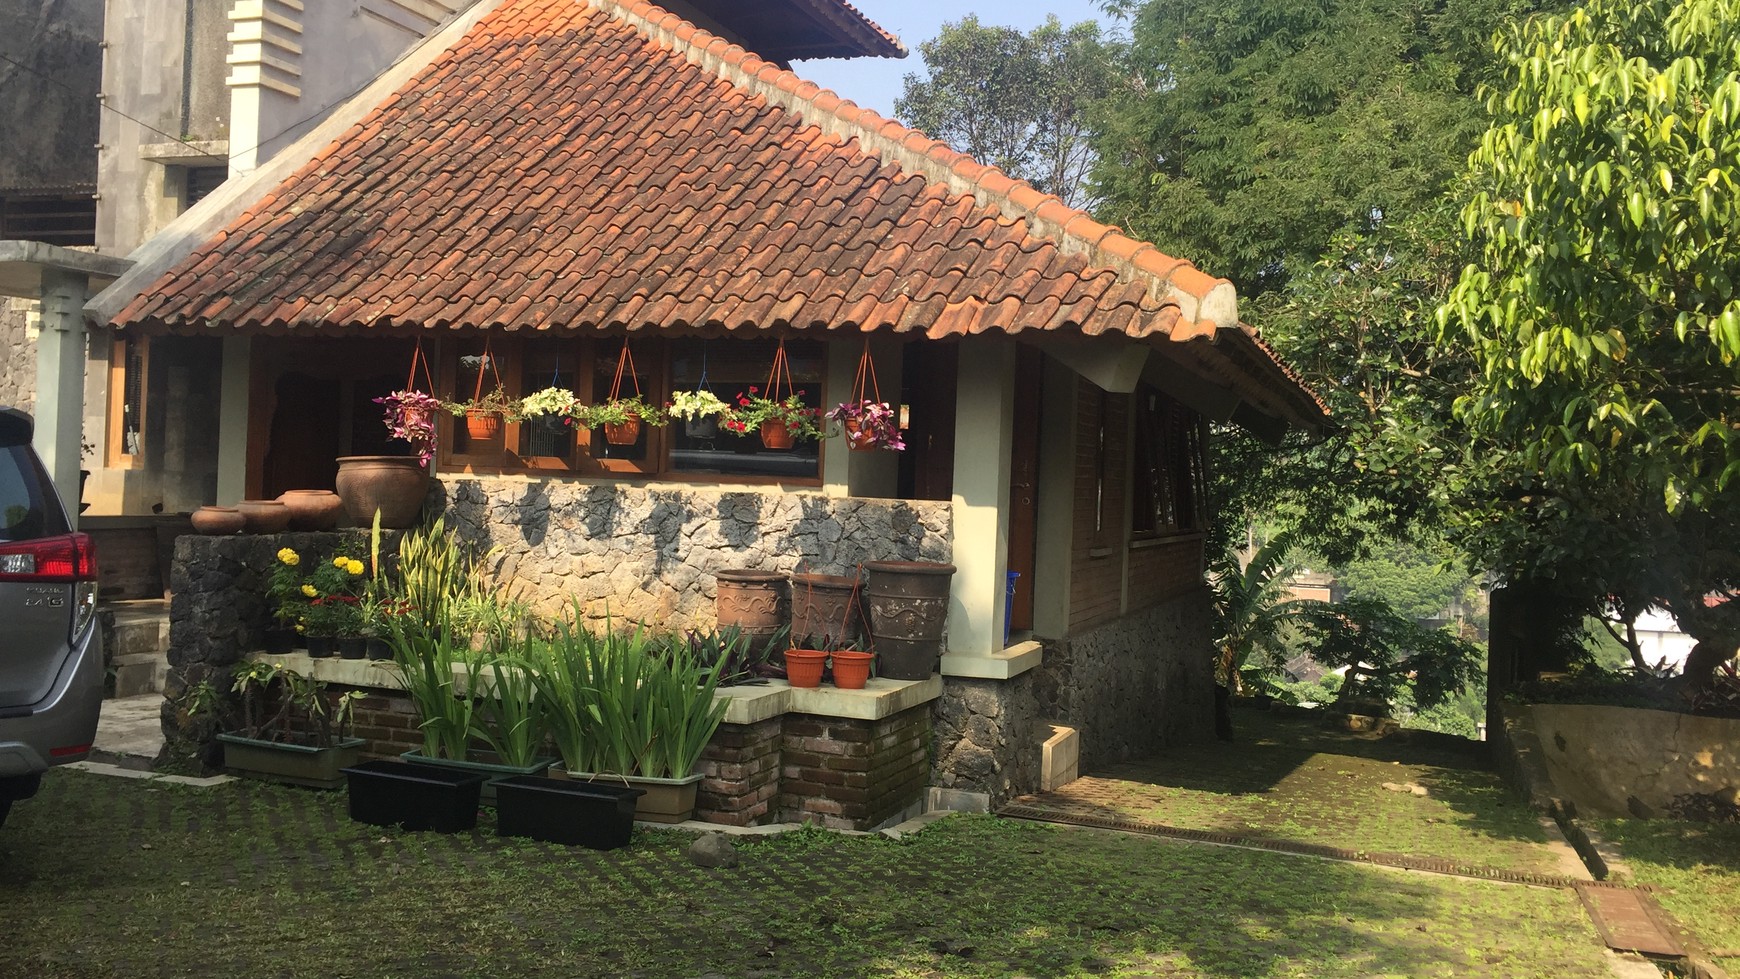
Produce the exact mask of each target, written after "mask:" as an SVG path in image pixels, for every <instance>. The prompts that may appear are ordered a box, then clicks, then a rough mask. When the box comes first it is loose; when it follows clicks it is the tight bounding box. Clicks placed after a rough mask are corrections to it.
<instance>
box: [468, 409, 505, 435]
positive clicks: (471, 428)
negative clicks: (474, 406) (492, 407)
mask: <svg viewBox="0 0 1740 979" xmlns="http://www.w3.org/2000/svg"><path fill="white" fill-rule="evenodd" d="M465 434H467V435H469V436H471V440H472V441H473V442H493V441H495V440H496V439H498V438H501V416H500V415H498V414H496V413H495V412H493V411H470V410H467V411H466V412H465Z"/></svg>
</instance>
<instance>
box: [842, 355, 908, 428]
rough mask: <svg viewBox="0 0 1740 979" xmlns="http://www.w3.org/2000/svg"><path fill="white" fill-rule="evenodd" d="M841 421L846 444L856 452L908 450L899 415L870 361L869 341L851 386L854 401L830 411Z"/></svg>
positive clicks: (874, 365) (873, 363) (845, 402)
mask: <svg viewBox="0 0 1740 979" xmlns="http://www.w3.org/2000/svg"><path fill="white" fill-rule="evenodd" d="M828 417H829V418H832V419H834V420H835V421H838V422H839V423H840V427H841V429H842V430H843V431H844V432H845V435H846V444H847V445H848V446H850V447H851V448H852V449H853V450H854V451H863V450H868V449H888V450H889V451H892V452H899V451H900V450H902V449H904V448H906V442H905V441H904V440H903V439H902V438H901V437H900V412H899V411H898V410H896V409H895V408H894V407H893V406H892V405H890V404H889V403H888V402H886V401H883V400H882V391H881V389H880V387H879V386H878V385H877V383H876V364H875V362H874V361H872V360H871V359H870V341H869V340H865V341H864V354H863V356H862V357H860V358H858V377H857V380H856V381H854V382H853V384H852V399H851V400H850V401H842V402H840V404H839V405H837V406H835V408H834V410H833V411H830V412H828Z"/></svg>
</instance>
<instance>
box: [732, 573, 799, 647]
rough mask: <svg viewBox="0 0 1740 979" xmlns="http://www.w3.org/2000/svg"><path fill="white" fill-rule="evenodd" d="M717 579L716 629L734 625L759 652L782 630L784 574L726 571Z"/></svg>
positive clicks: (783, 618)
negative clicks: (717, 623) (717, 622)
mask: <svg viewBox="0 0 1740 979" xmlns="http://www.w3.org/2000/svg"><path fill="white" fill-rule="evenodd" d="M718 579H719V597H718V598H717V599H716V608H717V611H718V616H719V628H721V629H723V628H726V627H728V626H736V627H737V628H738V629H739V630H740V631H741V632H742V633H743V634H744V635H745V636H748V637H749V639H750V641H751V642H753V643H754V644H755V647H756V648H757V649H759V648H761V646H763V645H765V644H766V642H767V640H769V639H772V638H773V636H774V634H775V633H777V632H779V630H780V629H781V628H782V627H784V625H785V607H786V606H785V588H786V580H785V574H784V573H782V572H779V571H750V570H745V569H729V570H725V571H721V572H719V574H718Z"/></svg>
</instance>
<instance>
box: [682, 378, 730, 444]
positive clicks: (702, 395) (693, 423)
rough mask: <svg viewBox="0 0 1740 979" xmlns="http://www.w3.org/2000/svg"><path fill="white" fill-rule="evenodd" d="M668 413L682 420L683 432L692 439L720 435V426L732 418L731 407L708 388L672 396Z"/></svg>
mask: <svg viewBox="0 0 1740 979" xmlns="http://www.w3.org/2000/svg"><path fill="white" fill-rule="evenodd" d="M667 411H668V412H669V413H670V416H671V417H672V418H679V419H682V421H683V430H684V432H686V433H687V434H688V436H689V437H690V438H712V437H714V436H715V435H718V434H719V426H720V424H721V423H722V422H724V421H725V420H726V419H727V418H729V417H730V416H731V406H730V405H728V404H726V403H725V402H724V401H722V400H720V399H719V396H718V395H716V394H714V393H713V392H712V391H710V390H708V389H706V388H700V389H698V390H695V391H678V392H677V393H675V394H673V395H671V403H670V405H669V406H668V408H667Z"/></svg>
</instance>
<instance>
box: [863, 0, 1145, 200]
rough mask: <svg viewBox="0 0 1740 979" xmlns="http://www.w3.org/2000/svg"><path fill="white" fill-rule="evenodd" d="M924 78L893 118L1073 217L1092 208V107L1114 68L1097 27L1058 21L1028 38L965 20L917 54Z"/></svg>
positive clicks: (916, 80)
mask: <svg viewBox="0 0 1740 979" xmlns="http://www.w3.org/2000/svg"><path fill="white" fill-rule="evenodd" d="M918 50H919V54H920V55H921V56H922V57H923V58H924V64H925V71H926V77H922V78H921V77H920V76H918V75H916V74H911V75H907V76H906V79H905V90H904V92H903V94H902V95H901V96H900V98H898V99H896V100H895V101H894V112H895V114H896V115H898V116H900V117H901V118H902V119H904V120H906V121H907V122H908V123H909V124H911V125H912V126H914V127H915V128H918V129H922V130H924V131H925V132H927V133H929V134H930V135H932V136H935V137H936V138H937V139H940V140H942V141H943V142H945V143H949V144H950V145H952V146H954V147H955V148H956V149H959V150H961V151H962V152H964V153H967V154H969V155H971V156H972V157H974V158H975V159H977V160H979V161H980V162H982V163H988V164H991V165H993V166H995V167H997V168H999V169H1001V170H1002V171H1003V172H1005V173H1007V174H1009V175H1010V176H1012V177H1016V178H1018V179H1021V180H1025V181H1027V182H1028V183H1030V184H1032V185H1033V186H1034V187H1035V188H1037V189H1039V190H1041V191H1044V192H1045V193H1048V194H1056V195H1057V196H1059V197H1061V198H1063V200H1064V202H1065V203H1067V204H1069V205H1071V206H1073V207H1083V206H1086V204H1087V203H1088V197H1087V188H1086V177H1087V174H1088V171H1089V168H1090V167H1091V165H1092V162H1093V150H1092V147H1091V145H1090V142H1089V138H1088V132H1089V128H1090V124H1091V113H1092V109H1093V106H1094V105H1095V104H1096V103H1097V102H1098V101H1099V100H1100V99H1102V98H1104V97H1105V96H1106V94H1107V92H1109V91H1110V89H1111V87H1112V80H1113V77H1114V74H1113V73H1114V70H1115V65H1116V63H1117V59H1116V57H1115V56H1114V53H1113V51H1114V49H1113V48H1112V47H1110V46H1108V45H1107V44H1106V43H1104V42H1103V41H1102V40H1101V38H1100V28H1099V25H1098V24H1096V23H1094V22H1093V21H1083V22H1082V23H1079V24H1076V25H1075V26H1073V27H1070V28H1068V29H1067V30H1066V29H1065V28H1064V27H1063V25H1062V24H1061V23H1060V22H1059V21H1058V19H1057V18H1056V17H1048V18H1046V21H1045V23H1044V24H1042V25H1040V26H1039V27H1036V28H1034V30H1033V32H1032V33H1030V34H1022V33H1021V32H1020V31H1017V30H1015V29H1014V28H1012V27H994V26H988V25H982V24H980V23H979V20H978V18H977V17H972V16H969V17H967V18H965V19H963V20H961V21H960V22H958V23H950V24H944V25H943V28H942V32H941V33H940V34H938V35H937V36H936V37H934V38H932V39H931V40H928V41H925V42H923V43H922V44H920V45H919V46H918Z"/></svg>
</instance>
